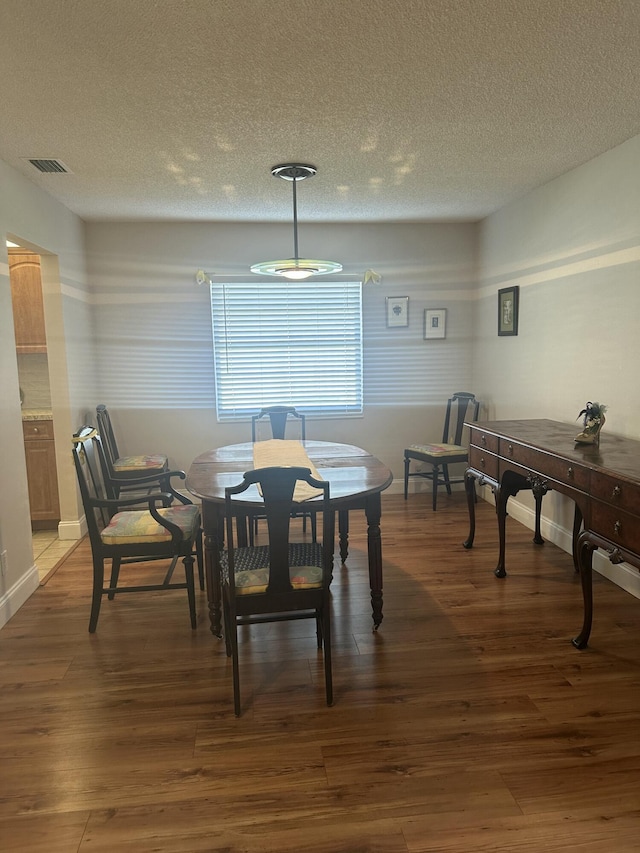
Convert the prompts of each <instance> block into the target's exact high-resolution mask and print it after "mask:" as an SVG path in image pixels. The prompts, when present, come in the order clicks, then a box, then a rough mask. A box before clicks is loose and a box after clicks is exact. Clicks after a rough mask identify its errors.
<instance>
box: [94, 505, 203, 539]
mask: <svg viewBox="0 0 640 853" xmlns="http://www.w3.org/2000/svg"><path fill="white" fill-rule="evenodd" d="M158 515H161V516H162V517H163V518H166V520H167V521H171V522H173V524H177V525H178V527H179V528H180V530H182V533H183V538H184V539H193V538H194V537H195V535H196V534H197V532H198V529H199V528H200V510H199V509H198V507H197V506H194V505H193V504H188V505H183V504H180V505H179V506H170V507H163V508H162V509H159V510H158ZM100 535H101V538H102V541H103V542H104V544H105V545H130V544H134V543H136V542H143V543H151V542H170V541H171V533H170V532H169V531H168V530H167V528H166V527H163V526H162V525H161V524H158V522H157V521H156V520H155V518H154V517H153V516H152V515H151V513H150V512H148V511H147V510H141V511H140V510H135V511H130V512H118V513H116V515H114V516H113V518H112V519H111V521H110V522H109V524H108V526H107V527H105V528H104V530H103V531H102V533H101V534H100Z"/></svg>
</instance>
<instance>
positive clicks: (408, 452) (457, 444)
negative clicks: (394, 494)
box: [404, 391, 480, 512]
mask: <svg viewBox="0 0 640 853" xmlns="http://www.w3.org/2000/svg"><path fill="white" fill-rule="evenodd" d="M479 411H480V402H479V401H478V400H476V398H475V395H474V394H470V393H469V392H468V391H458V392H457V393H455V394H453V396H451V397H450V398H449V399H448V400H447V411H446V414H445V418H444V429H443V431H442V442H441V443H440V444H412V445H411V446H410V447H407V448H406V449H405V451H404V499H405V500H406V499H407V495H408V493H409V478H410V477H423V478H424V479H426V480H431V484H432V503H433V511H434V512H435V511H436V502H437V499H438V486H445V488H446V490H447V494H449V495H450V494H451V484H452V483H462V482H463V481H464V478H463V477H458V478H456V479H455V480H454V479H452V478H451V477H450V476H449V465H453V464H454V463H461V462H466V461H467V460H468V458H469V448H468V447H466V446H464V445H463V444H462V443H461V442H462V430H463V428H464V424H465V421H466V422H467V423H475V422H476V421H477V420H478V412H479ZM412 461H414V462H417V463H419V464H422V465H429V466H431V467H430V468H429V469H428V470H426V471H425V470H418V471H412V472H410V470H409V469H410V466H411V462H412Z"/></svg>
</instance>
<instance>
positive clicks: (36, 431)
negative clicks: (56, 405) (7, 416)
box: [22, 421, 53, 441]
mask: <svg viewBox="0 0 640 853" xmlns="http://www.w3.org/2000/svg"><path fill="white" fill-rule="evenodd" d="M22 433H23V435H24V440H25V441H33V440H35V439H38V440H43V439H47V438H50V439H53V421H22Z"/></svg>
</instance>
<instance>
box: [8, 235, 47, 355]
mask: <svg viewBox="0 0 640 853" xmlns="http://www.w3.org/2000/svg"><path fill="white" fill-rule="evenodd" d="M9 279H10V281H11V302H12V306H13V324H14V327H15V335H16V351H17V352H18V353H31V352H46V351H47V336H46V333H45V325H44V303H43V300H42V279H41V277H40V256H39V255H35V254H31V253H26V254H25V253H16V252H11V251H10V252H9Z"/></svg>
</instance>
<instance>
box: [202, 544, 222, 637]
mask: <svg viewBox="0 0 640 853" xmlns="http://www.w3.org/2000/svg"><path fill="white" fill-rule="evenodd" d="M204 566H205V575H206V580H207V603H208V605H209V621H210V623H211V633H212V634H213V635H214V636H215V637H221V636H222V618H221V608H220V602H221V595H220V558H219V556H218V545H217V537H215V536H210V535H205V537H204Z"/></svg>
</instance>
